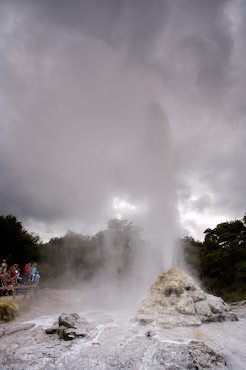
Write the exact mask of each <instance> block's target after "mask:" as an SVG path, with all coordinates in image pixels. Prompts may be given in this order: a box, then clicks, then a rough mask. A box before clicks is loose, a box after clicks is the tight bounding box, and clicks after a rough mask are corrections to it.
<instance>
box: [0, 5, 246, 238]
mask: <svg viewBox="0 0 246 370" xmlns="http://www.w3.org/2000/svg"><path fill="white" fill-rule="evenodd" d="M245 38H246V2H245V1H243V0H233V1H225V0H206V1H204V0H183V1H179V0H172V1H171V0H169V1H166V0H152V1H151V0H117V1H116V0H81V1H79V0H74V1H65V0H29V1H26V0H22V1H20V0H16V1H12V0H0V112H1V116H0V117H1V120H0V129H1V131H0V214H4V215H5V214H9V213H12V214H14V215H16V216H17V217H18V218H19V219H20V220H21V221H22V222H23V224H24V226H25V227H26V228H28V229H29V230H30V231H33V232H36V233H38V234H39V235H40V236H41V238H43V239H44V240H47V239H48V238H49V237H51V236H55V235H62V234H64V233H65V232H66V231H67V230H68V229H70V230H74V231H76V232H82V233H94V232H96V231H97V230H99V229H102V228H104V227H105V225H106V222H107V220H108V219H109V218H111V217H127V218H129V219H136V220H138V217H139V220H140V219H141V217H140V215H141V214H144V212H148V207H149V206H150V204H148V201H149V203H151V202H153V204H154V206H155V205H157V204H158V202H162V201H163V199H164V202H165V203H168V202H169V203H171V204H172V207H173V208H174V210H175V211H174V213H175V215H176V225H178V226H177V227H178V233H180V234H182V235H183V234H190V235H193V236H194V237H196V238H200V239H202V238H203V231H204V229H206V228H207V227H214V226H215V225H216V224H217V223H218V222H222V221H225V220H230V219H235V218H242V216H243V214H244V212H245V210H246V196H245V194H246V192H245V189H246V171H245V158H246V156H245V154H246V153H245V152H246V123H245V118H246V63H245V60H246V43H245ZM153 107H154V108H153ZM158 112H159V113H158ZM162 121H163V127H160V125H161V124H160V122H162ZM158 138H159V139H158ZM155 146H156V148H157V149H158V150H154V149H155ZM160 158H162V160H163V163H162V161H160ZM146 163H147V164H146ZM160 173H162V175H159V174H160ZM162 191H163V194H162ZM151 192H152V195H151V196H150V194H151ZM155 194H157V197H158V199H156V198H155ZM162 195H163V198H162ZM146 199H147V200H146ZM146 202H147V203H146ZM153 204H152V205H153ZM169 211H170V209H169V208H166V211H165V214H166V216H168V213H169ZM152 212H153V214H154V213H155V209H152ZM170 212H171V211H170ZM156 214H157V215H158V217H159V216H160V214H159V213H158V210H157V211H156ZM170 217H171V216H170ZM166 222H167V220H166V219H163V223H166ZM158 227H161V223H158ZM163 227H164V226H163Z"/></svg>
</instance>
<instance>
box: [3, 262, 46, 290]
mask: <svg viewBox="0 0 246 370" xmlns="http://www.w3.org/2000/svg"><path fill="white" fill-rule="evenodd" d="M39 280H40V274H39V272H38V268H37V263H36V262H33V263H26V265H25V266H24V268H23V274H21V269H20V267H19V265H18V264H14V265H12V266H10V267H8V263H7V261H6V260H5V259H3V261H2V263H1V264H0V288H1V289H0V295H6V294H11V291H13V289H14V288H15V287H17V286H22V285H36V284H38V283H39Z"/></svg>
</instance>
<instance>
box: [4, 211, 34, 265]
mask: <svg viewBox="0 0 246 370" xmlns="http://www.w3.org/2000/svg"><path fill="white" fill-rule="evenodd" d="M40 254H41V242H40V239H39V237H38V236H37V235H34V234H32V233H29V232H28V231H27V230H25V229H24V227H23V226H22V223H21V222H20V221H18V220H17V218H16V217H15V216H13V215H7V216H0V258H1V259H3V258H6V259H7V260H8V263H9V265H10V264H13V263H19V264H24V263H26V262H27V261H39V260H40Z"/></svg>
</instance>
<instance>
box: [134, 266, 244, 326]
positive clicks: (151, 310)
mask: <svg viewBox="0 0 246 370" xmlns="http://www.w3.org/2000/svg"><path fill="white" fill-rule="evenodd" d="M137 319H138V321H139V322H140V323H142V324H152V325H154V326H158V327H163V328H171V327H175V326H198V325H201V324H202V323H209V322H216V321H237V320H238V318H237V316H236V315H235V314H234V313H233V312H231V311H230V308H229V306H228V305H227V304H226V303H225V302H224V301H223V299H222V298H220V297H215V296H213V295H211V294H207V293H205V292H204V291H203V290H202V289H201V288H200V287H199V286H198V285H197V284H196V283H195V281H194V280H193V279H192V278H191V277H190V276H189V275H187V274H186V273H184V272H183V271H182V270H180V269H179V268H177V267H174V268H172V269H171V270H169V271H168V272H166V273H162V274H161V275H160V276H159V277H158V278H157V280H156V282H155V283H154V284H153V285H152V286H151V288H150V292H149V294H148V296H147V298H146V299H144V300H143V302H142V303H141V305H140V308H139V311H138V316H137Z"/></svg>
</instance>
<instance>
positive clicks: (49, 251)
mask: <svg viewBox="0 0 246 370" xmlns="http://www.w3.org/2000/svg"><path fill="white" fill-rule="evenodd" d="M141 232H142V230H141V228H140V227H138V226H136V225H135V224H134V223H133V222H130V221H128V220H117V219H114V220H110V221H109V222H108V224H107V228H106V229H105V230H102V231H99V232H98V233H97V234H95V235H93V236H86V235H81V234H78V233H74V232H72V231H70V232H68V233H67V234H66V235H65V236H62V237H59V238H52V239H50V241H49V242H48V243H43V242H42V241H41V240H40V238H39V237H38V236H37V235H35V234H33V233H29V232H28V231H27V230H25V229H24V227H23V225H22V223H21V222H20V221H18V220H17V218H16V217H15V216H13V215H7V216H0V247H1V248H0V258H1V260H2V259H6V260H7V261H8V263H9V265H11V264H14V263H18V264H19V265H20V266H24V265H25V264H26V263H27V262H38V264H39V272H40V274H41V276H42V280H43V282H45V281H57V279H58V280H61V279H63V281H64V284H65V283H66V282H68V281H70V282H71V279H74V278H76V277H79V278H80V279H81V278H82V279H91V278H93V277H94V276H96V274H98V273H100V272H104V273H108V274H109V276H111V277H112V278H114V279H117V278H119V279H121V278H124V277H125V276H127V275H128V274H129V273H131V270H132V269H133V263H134V256H136V254H137V253H136V252H137V251H138V252H139V251H140V253H141V248H142V247H143V245H144V243H145V241H144V240H143V238H142V233H141ZM204 235H205V237H204V241H203V242H200V241H197V240H195V239H194V238H193V237H188V236H187V237H184V238H182V239H181V240H180V243H179V250H180V254H181V255H182V258H181V259H179V261H178V263H180V264H181V265H182V263H183V261H184V262H185V264H186V266H187V267H188V268H189V269H191V270H192V272H193V273H195V274H196V275H197V276H198V277H199V278H200V280H201V282H202V285H203V287H204V288H205V289H206V290H207V291H209V292H211V293H212V294H216V295H219V296H222V297H223V298H224V299H226V300H228V301H232V300H240V299H246V289H245V287H246V215H245V216H244V217H243V219H242V220H234V221H228V222H224V223H220V224H218V225H217V226H216V227H215V228H214V229H210V228H208V229H206V230H205V231H204ZM71 272H72V274H71Z"/></svg>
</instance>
